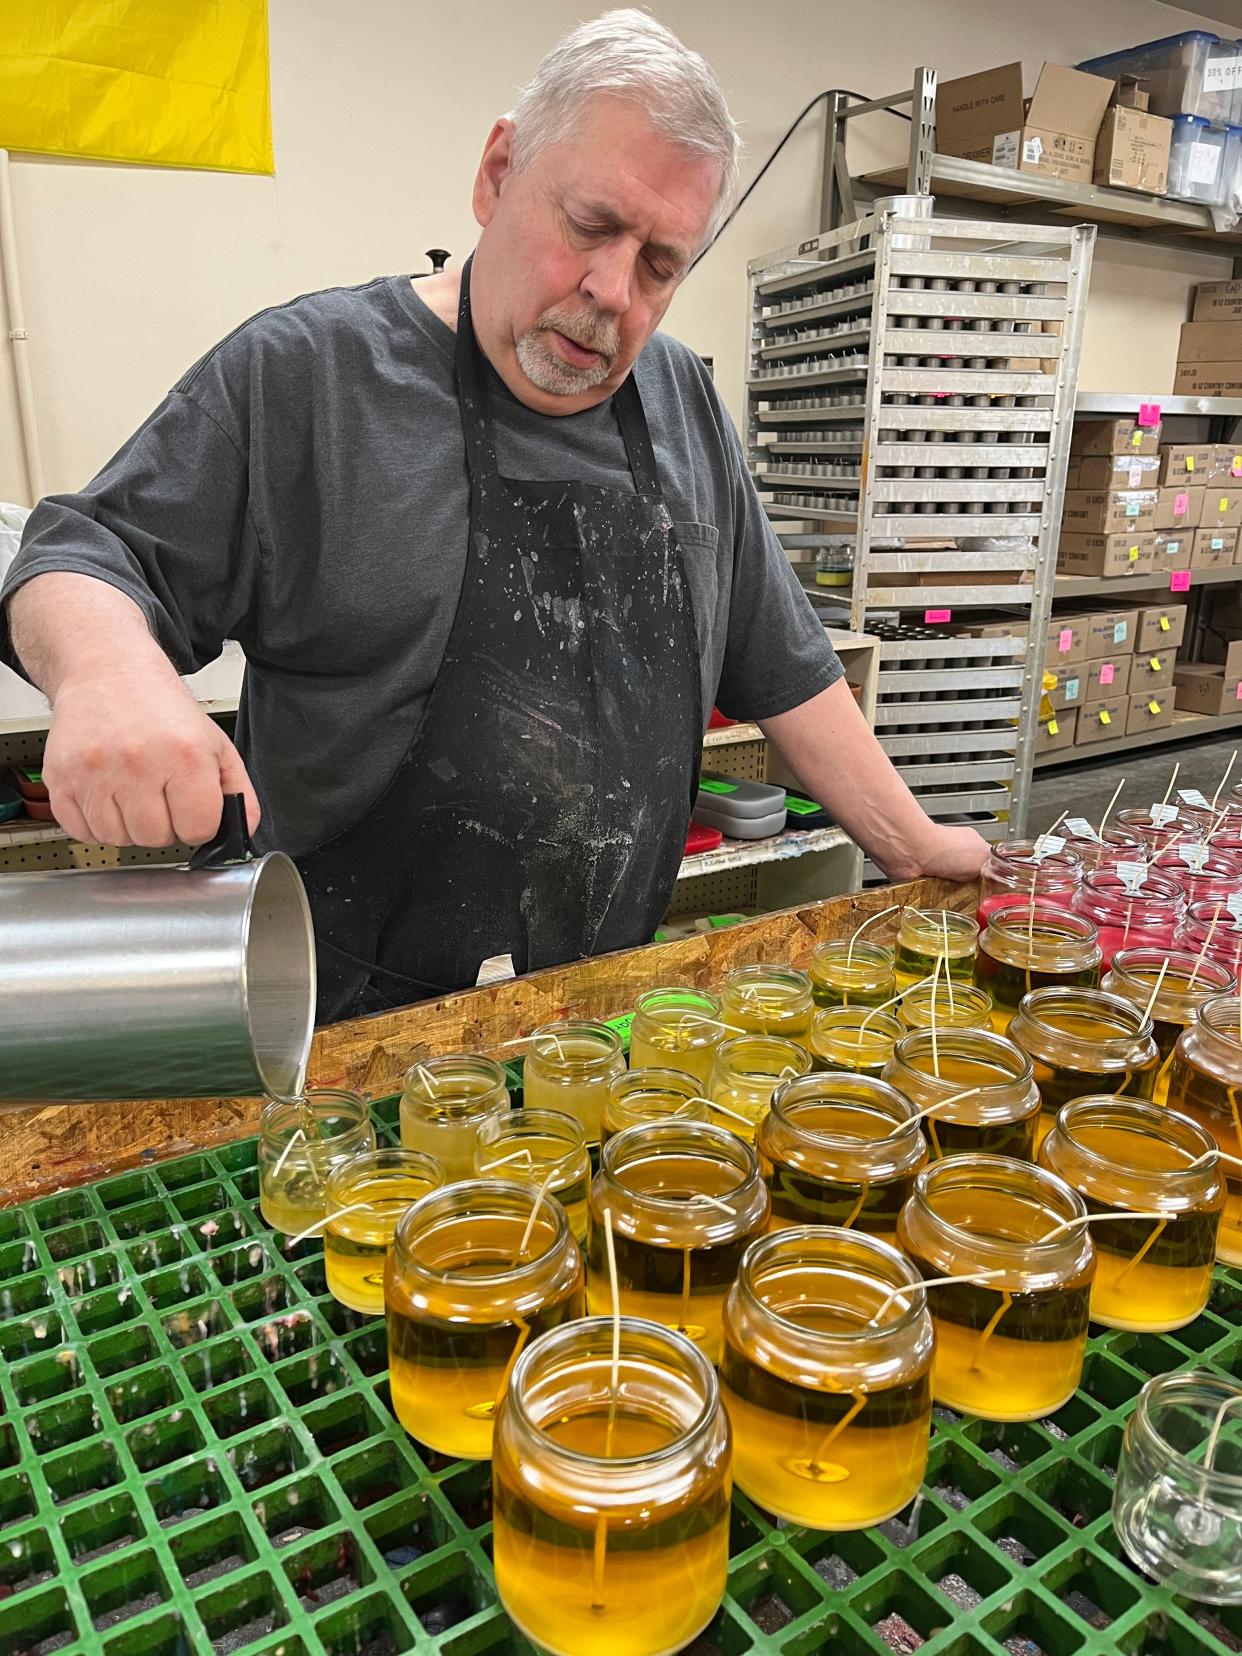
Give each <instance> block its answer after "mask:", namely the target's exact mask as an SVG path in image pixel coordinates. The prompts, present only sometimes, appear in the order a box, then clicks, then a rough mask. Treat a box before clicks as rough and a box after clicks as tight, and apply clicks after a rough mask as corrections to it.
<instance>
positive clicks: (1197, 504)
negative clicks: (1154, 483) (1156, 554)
mask: <svg viewBox="0 0 1242 1656" xmlns="http://www.w3.org/2000/svg"><path fill="white" fill-rule="evenodd" d="M1203 494H1204V491H1203V489H1201V488H1197V489H1191V488H1187V486H1186V485H1185V484H1184V483H1173V484H1171V485H1170V486H1169V487H1168V488H1164V489H1159V490H1157V492H1156V528H1157V529H1197V528H1198V527H1199V519H1200V517H1201V516H1202V515H1203Z"/></svg>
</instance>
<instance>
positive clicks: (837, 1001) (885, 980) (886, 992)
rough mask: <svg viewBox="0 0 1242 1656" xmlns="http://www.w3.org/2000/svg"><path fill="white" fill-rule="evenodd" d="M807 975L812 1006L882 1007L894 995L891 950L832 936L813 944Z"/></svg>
mask: <svg viewBox="0 0 1242 1656" xmlns="http://www.w3.org/2000/svg"><path fill="white" fill-rule="evenodd" d="M809 976H810V979H811V995H812V998H813V999H814V1001H815V1004H816V1006H821V1007H822V1006H883V1005H884V1003H885V1002H886V1001H890V1000H891V999H892V998H893V996H894V995H895V994H896V993H897V979H896V977H895V976H894V973H893V951H892V950H891V949H886V948H885V947H884V946H883V945H882V944H880V943H854V942H852V941H851V940H850V939H849V938H846V937H834V938H831V939H830V940H829V941H828V942H827V943H820V944H817V945H816V948H815V951H814V953H813V954H812V955H811V966H810V972H809Z"/></svg>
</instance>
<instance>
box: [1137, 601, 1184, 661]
mask: <svg viewBox="0 0 1242 1656" xmlns="http://www.w3.org/2000/svg"><path fill="white" fill-rule="evenodd" d="M1185 633H1186V606H1185V604H1149V605H1147V606H1146V607H1145V608H1143V609H1140V610H1135V612H1134V631H1133V633H1132V634H1131V636H1132V638H1133V640H1134V651H1135V653H1136V654H1138V653H1139V652H1142V654H1143V655H1147V654H1148V653H1149V652H1151V653H1153V654H1156V653H1159V651H1160V650H1162V649H1164V650H1175V649H1177V647H1178V645H1179V644H1180V643H1181V641H1182V639H1183V637H1184V636H1185Z"/></svg>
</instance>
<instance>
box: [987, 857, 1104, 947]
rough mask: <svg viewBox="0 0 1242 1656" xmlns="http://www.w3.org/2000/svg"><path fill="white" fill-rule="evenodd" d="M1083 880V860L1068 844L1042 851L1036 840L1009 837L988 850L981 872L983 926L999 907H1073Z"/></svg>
mask: <svg viewBox="0 0 1242 1656" xmlns="http://www.w3.org/2000/svg"><path fill="white" fill-rule="evenodd" d="M1081 879H1082V863H1081V862H1080V861H1079V859H1078V854H1077V852H1074V851H1071V850H1070V849H1069V847H1068V846H1066V848H1065V849H1064V850H1062V851H1050V852H1048V853H1046V854H1045V853H1043V852H1042V851H1040V850H1037V849H1036V841H1035V840H1006V841H1005V842H1004V843H1003V844H1001V845H994V846H993V847H992V849H991V850H990V851H989V852H988V860H987V861H986V862H985V863H984V865H983V869H982V871H981V872H980V875H979V909H978V913H977V914H976V916H975V918H976V919H977V920H978V922H979V925H980V928H982V927H984V926H986V925H987V923H988V920H989V918H990V916H991V915H992V914H994V913H995V911H996V910H997V909H1003V908H1012V907H1013V906H1014V905H1015V904H1017V905H1018V906H1019V907H1023V906H1025V905H1026V904H1028V903H1031V902H1034V903H1037V904H1039V905H1040V906H1041V907H1050V908H1066V909H1067V908H1071V907H1072V906H1073V902H1074V893H1075V892H1076V891H1077V890H1078V886H1079V882H1080V880H1081Z"/></svg>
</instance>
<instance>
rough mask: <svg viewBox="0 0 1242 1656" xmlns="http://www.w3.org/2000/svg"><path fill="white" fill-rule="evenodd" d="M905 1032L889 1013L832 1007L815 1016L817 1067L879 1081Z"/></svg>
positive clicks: (813, 1039) (813, 1046) (813, 1043)
mask: <svg viewBox="0 0 1242 1656" xmlns="http://www.w3.org/2000/svg"><path fill="white" fill-rule="evenodd" d="M901 1034H902V1029H901V1025H900V1024H899V1023H898V1022H897V1020H896V1018H894V1017H892V1016H891V1015H890V1014H889V1013H887V1012H868V1011H867V1009H866V1008H865V1007H861V1006H833V1007H829V1008H828V1010H827V1011H826V1012H817V1013H816V1014H815V1023H814V1026H813V1027H812V1030H811V1051H812V1053H813V1054H814V1056H815V1062H816V1065H817V1067H818V1068H820V1069H825V1070H843V1071H845V1072H847V1073H848V1074H850V1075H872V1076H875V1077H876V1078H877V1079H878V1077H879V1076H880V1074H881V1072H882V1071H883V1069H884V1066H885V1064H887V1063H888V1061H889V1059H890V1058H891V1057H892V1055H893V1048H894V1047H895V1046H896V1044H897V1042H898V1041H899V1040H900V1039H901Z"/></svg>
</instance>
